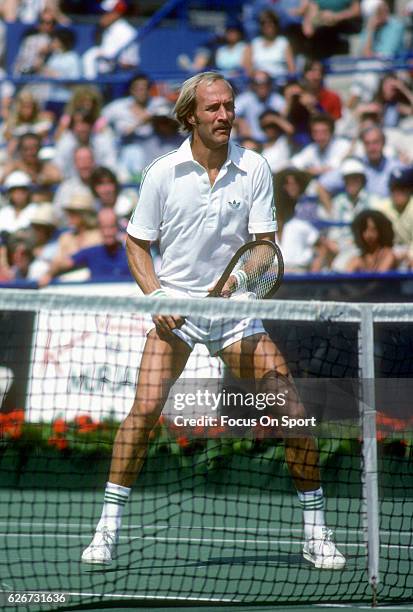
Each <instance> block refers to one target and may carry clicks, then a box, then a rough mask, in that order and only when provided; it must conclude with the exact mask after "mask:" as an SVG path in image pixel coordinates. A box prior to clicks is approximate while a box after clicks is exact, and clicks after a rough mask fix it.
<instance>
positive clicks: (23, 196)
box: [9, 187, 30, 209]
mask: <svg viewBox="0 0 413 612" xmlns="http://www.w3.org/2000/svg"><path fill="white" fill-rule="evenodd" d="M9 200H10V202H11V204H13V206H14V207H15V208H18V209H21V208H24V207H25V206H27V204H28V203H29V201H30V191H29V190H28V189H27V187H14V188H13V189H10V191H9Z"/></svg>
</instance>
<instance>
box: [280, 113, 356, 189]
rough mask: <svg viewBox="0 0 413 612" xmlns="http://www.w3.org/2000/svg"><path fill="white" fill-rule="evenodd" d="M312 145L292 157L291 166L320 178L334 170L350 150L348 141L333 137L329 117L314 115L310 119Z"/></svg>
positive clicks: (332, 124) (332, 125) (331, 120)
mask: <svg viewBox="0 0 413 612" xmlns="http://www.w3.org/2000/svg"><path fill="white" fill-rule="evenodd" d="M310 130H311V138H312V140H313V142H312V144H309V145H307V146H306V147H305V148H304V149H303V150H302V151H300V153H297V154H296V155H294V156H293V157H292V159H291V164H292V165H293V166H294V167H295V168H298V169H299V170H305V171H306V172H309V173H310V174H311V175H312V176H313V177H317V178H320V177H321V176H322V175H325V174H326V173H327V172H329V171H330V170H336V169H338V168H339V167H340V165H341V162H342V161H343V159H344V158H345V157H346V155H347V154H348V152H349V149H350V143H349V141H347V140H345V139H343V138H338V137H336V136H334V120H333V119H332V118H331V117H330V115H326V114H324V115H322V114H320V115H314V116H312V117H311V119H310Z"/></svg>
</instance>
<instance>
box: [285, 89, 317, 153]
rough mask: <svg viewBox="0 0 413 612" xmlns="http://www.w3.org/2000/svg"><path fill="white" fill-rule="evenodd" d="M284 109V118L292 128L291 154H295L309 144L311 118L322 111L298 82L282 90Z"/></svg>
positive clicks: (314, 98) (311, 95)
mask: <svg viewBox="0 0 413 612" xmlns="http://www.w3.org/2000/svg"><path fill="white" fill-rule="evenodd" d="M283 95H284V98H285V107H284V109H283V115H284V117H285V118H286V119H287V120H288V121H289V122H290V123H291V124H292V125H293V126H294V134H293V136H292V139H291V141H292V145H293V153H297V152H299V151H301V149H303V147H305V146H306V145H308V144H310V143H311V127H310V120H311V117H312V116H313V115H315V114H317V113H320V112H321V111H322V109H321V106H319V105H318V103H317V99H316V97H315V96H313V94H311V93H308V92H307V91H306V90H305V89H304V87H303V86H302V84H301V83H299V82H298V81H295V80H293V81H290V82H289V83H287V84H286V86H285V87H284V89H283Z"/></svg>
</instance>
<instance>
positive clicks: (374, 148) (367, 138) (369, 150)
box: [363, 130, 384, 164]
mask: <svg viewBox="0 0 413 612" xmlns="http://www.w3.org/2000/svg"><path fill="white" fill-rule="evenodd" d="M363 144H364V150H365V151H366V155H367V159H368V160H369V162H371V163H373V164H374V163H378V162H379V161H380V160H381V158H382V157H383V148H384V138H383V135H382V133H381V132H380V131H379V130H370V131H369V132H367V134H365V135H364V137H363Z"/></svg>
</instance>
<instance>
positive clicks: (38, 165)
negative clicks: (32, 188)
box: [1, 133, 62, 186]
mask: <svg viewBox="0 0 413 612" xmlns="http://www.w3.org/2000/svg"><path fill="white" fill-rule="evenodd" d="M40 149H41V139H40V136H38V135H37V134H31V133H29V134H24V135H23V136H21V137H20V138H19V142H18V146H17V158H16V159H14V160H12V161H10V162H8V163H7V164H6V165H5V166H4V169H3V175H2V178H1V182H2V183H4V181H5V178H6V177H7V176H8V175H9V174H11V173H12V172H15V171H16V170H21V171H22V172H25V173H26V174H28V175H29V177H30V181H31V182H32V183H33V185H37V186H50V185H55V184H56V183H59V182H60V181H61V180H62V175H61V173H60V170H59V169H58V167H57V166H56V165H55V164H54V163H52V162H51V161H47V160H42V158H41V155H40Z"/></svg>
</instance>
